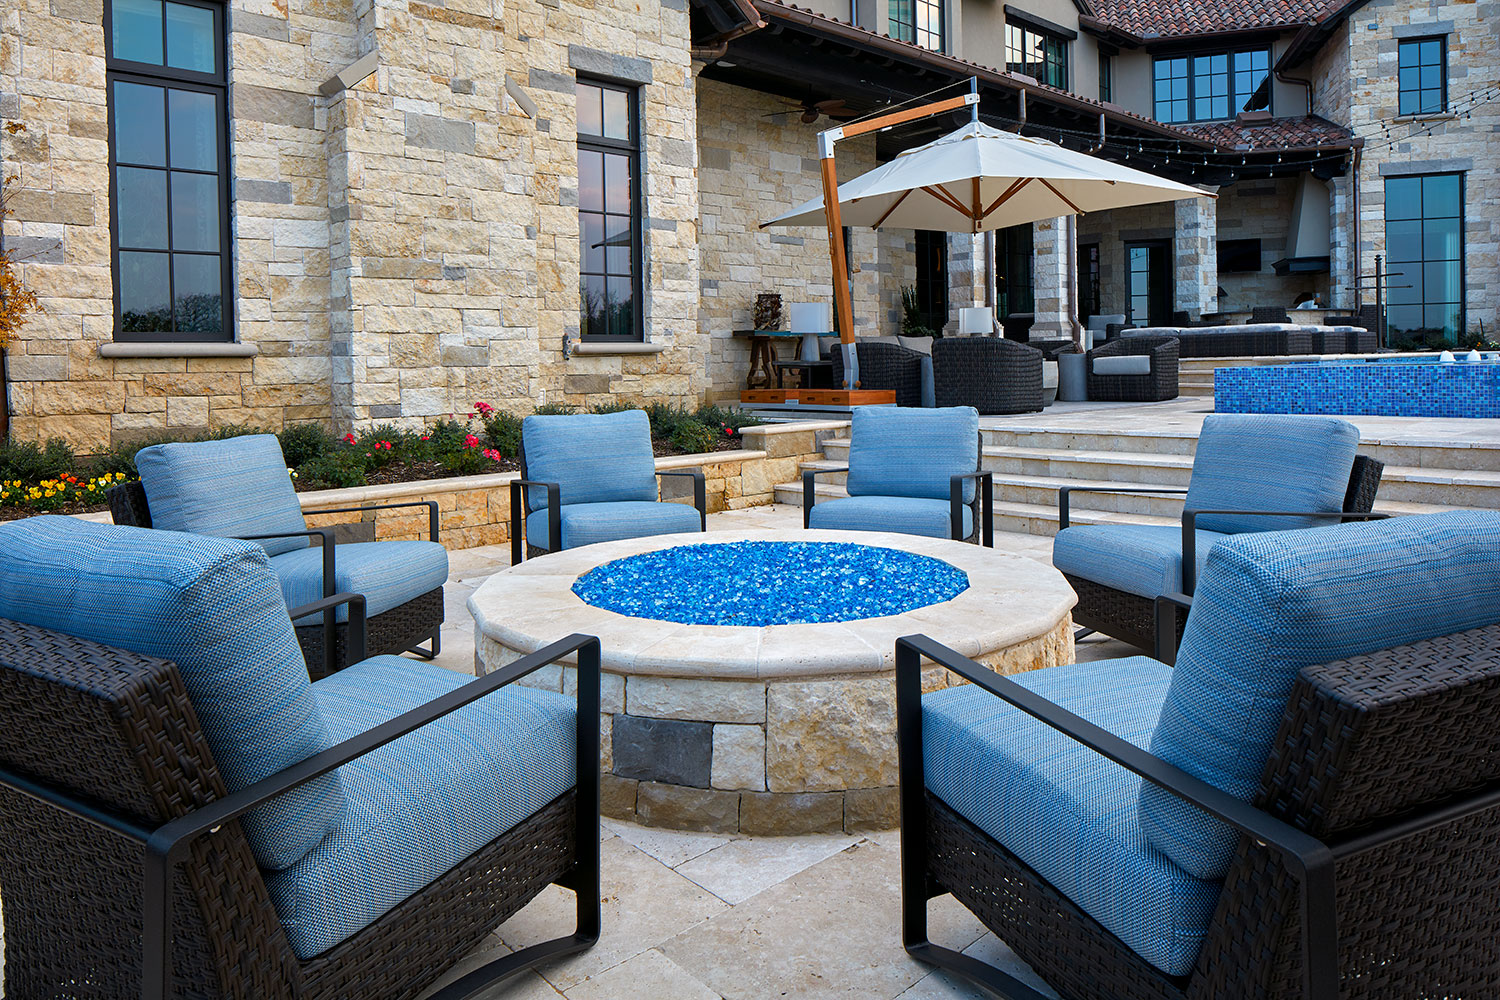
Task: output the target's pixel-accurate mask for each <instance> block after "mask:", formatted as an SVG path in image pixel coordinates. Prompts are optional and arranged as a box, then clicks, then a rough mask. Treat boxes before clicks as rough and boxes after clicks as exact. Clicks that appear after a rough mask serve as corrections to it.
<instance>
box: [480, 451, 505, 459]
mask: <svg viewBox="0 0 1500 1000" xmlns="http://www.w3.org/2000/svg"><path fill="white" fill-rule="evenodd" d="M484 457H485V458H488V459H492V460H493V461H496V462H498V461H500V460H501V459H503V458H504V457H505V456H504V455H502V454H500V452H498V451H496V450H495V449H494V448H486V449H484Z"/></svg>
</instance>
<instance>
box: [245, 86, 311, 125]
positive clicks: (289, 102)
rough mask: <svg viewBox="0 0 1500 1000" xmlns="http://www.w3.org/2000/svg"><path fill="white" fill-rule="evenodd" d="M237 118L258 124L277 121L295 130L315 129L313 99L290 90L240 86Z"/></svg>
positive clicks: (276, 122)
mask: <svg viewBox="0 0 1500 1000" xmlns="http://www.w3.org/2000/svg"><path fill="white" fill-rule="evenodd" d="M232 94H233V97H234V116H235V117H236V118H248V119H250V120H251V121H257V122H274V123H275V124H278V125H290V126H292V127H293V128H312V127H313V103H312V102H313V99H312V96H311V95H309V94H294V93H293V92H291V91H290V90H277V89H275V88H273V87H255V86H252V85H250V84H248V83H241V84H237V85H236V86H235V87H234V89H233V91H232Z"/></svg>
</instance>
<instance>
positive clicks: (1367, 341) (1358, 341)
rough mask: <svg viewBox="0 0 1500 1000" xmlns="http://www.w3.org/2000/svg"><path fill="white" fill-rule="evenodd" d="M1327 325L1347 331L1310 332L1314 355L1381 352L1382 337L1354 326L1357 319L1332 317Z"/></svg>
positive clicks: (1327, 321)
mask: <svg viewBox="0 0 1500 1000" xmlns="http://www.w3.org/2000/svg"><path fill="white" fill-rule="evenodd" d="M1326 323H1327V325H1328V326H1332V327H1341V326H1342V327H1347V329H1333V330H1310V331H1308V337H1309V339H1310V340H1311V342H1312V343H1311V344H1310V349H1311V350H1312V352H1313V353H1314V354H1375V353H1376V352H1378V351H1379V350H1380V335H1379V334H1377V333H1375V332H1374V331H1373V330H1366V329H1364V328H1363V327H1360V326H1356V325H1354V324H1355V317H1353V316H1349V317H1333V316H1330V317H1328V319H1327V320H1326Z"/></svg>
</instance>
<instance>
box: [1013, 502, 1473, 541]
mask: <svg viewBox="0 0 1500 1000" xmlns="http://www.w3.org/2000/svg"><path fill="white" fill-rule="evenodd" d="M1093 499H1096V498H1092V497H1091V498H1089V500H1090V501H1092V500H1093ZM1080 500H1081V501H1082V498H1080ZM1375 506H1376V508H1377V509H1378V510H1381V511H1384V512H1385V513H1387V514H1396V515H1408V514H1436V513H1438V512H1439V511H1444V510H1453V509H1455V508H1454V507H1453V505H1451V504H1425V503H1395V502H1386V501H1383V500H1381V501H1377V502H1376V505H1375ZM993 521H994V526H995V530H996V531H1015V532H1021V533H1024V534H1031V535H1055V534H1057V525H1058V515H1057V505H1056V504H1055V503H1053V504H1031V503H1017V502H1015V501H1003V502H1002V501H1000V500H996V501H995V508H994V518H993ZM1068 521H1069V523H1071V524H1158V525H1171V526H1173V527H1180V526H1181V524H1182V520H1181V518H1180V517H1161V516H1157V515H1147V514H1131V513H1124V512H1119V511H1108V510H1088V509H1084V508H1076V509H1075V508H1073V507H1071V506H1070V507H1069V510H1068Z"/></svg>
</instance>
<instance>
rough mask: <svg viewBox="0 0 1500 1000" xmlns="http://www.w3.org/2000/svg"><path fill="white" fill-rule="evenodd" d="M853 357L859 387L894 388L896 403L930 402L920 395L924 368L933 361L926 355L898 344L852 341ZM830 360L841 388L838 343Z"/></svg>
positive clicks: (841, 367)
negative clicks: (857, 370) (857, 368)
mask: <svg viewBox="0 0 1500 1000" xmlns="http://www.w3.org/2000/svg"><path fill="white" fill-rule="evenodd" d="M945 339H946V338H945ZM937 343H942V341H941V340H939V341H938V342H937ZM933 346H934V347H936V344H934V345H933ZM854 357H855V359H856V360H857V361H858V362H859V388H861V389H894V390H896V405H897V406H922V405H924V403H929V402H930V400H924V399H923V398H922V383H923V369H924V368H927V369H929V370H930V366H931V364H932V359H931V358H930V357H928V356H927V355H925V354H922V353H921V352H920V351H913V350H911V349H910V348H906V347H902V346H901V345H900V344H886V343H881V342H873V341H855V343H854ZM830 359H831V360H832V361H833V384H834V385H835V386H839V387H842V386H843V384H844V354H843V351H841V350H840V349H839V347H838V346H837V345H835V346H834V348H833V353H832V354H831V355H830ZM929 380H930V376H929Z"/></svg>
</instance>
